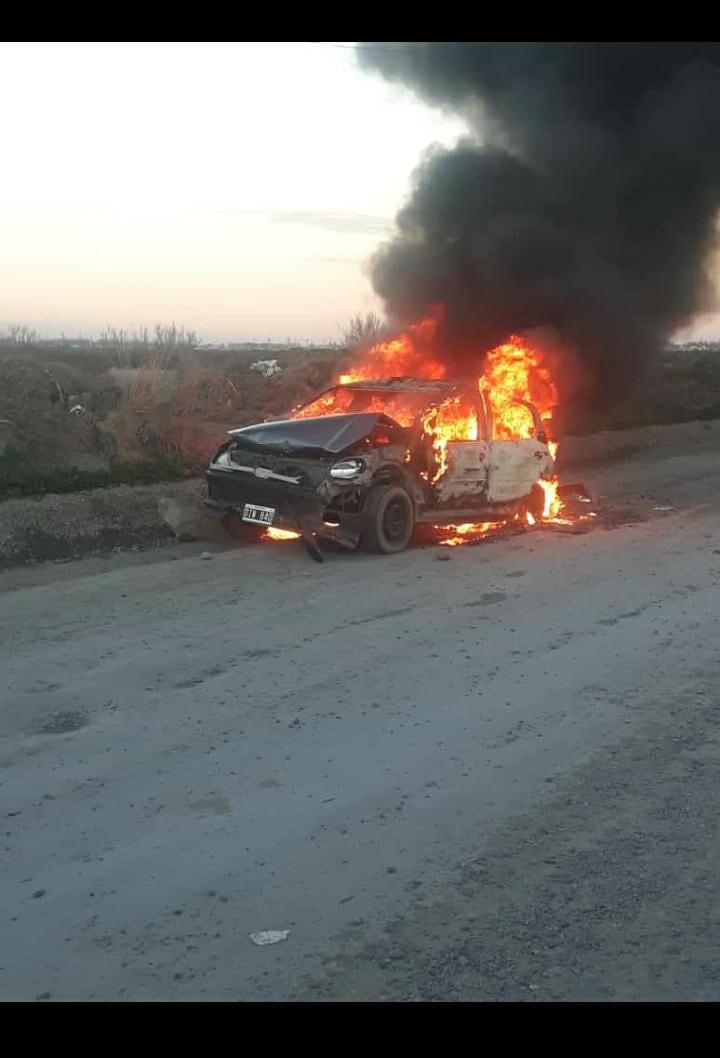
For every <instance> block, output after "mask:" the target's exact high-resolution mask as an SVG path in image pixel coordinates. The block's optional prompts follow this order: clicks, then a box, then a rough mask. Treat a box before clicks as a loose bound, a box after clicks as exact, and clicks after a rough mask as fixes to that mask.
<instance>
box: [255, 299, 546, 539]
mask: <svg viewBox="0 0 720 1058" xmlns="http://www.w3.org/2000/svg"><path fill="white" fill-rule="evenodd" d="M441 321H442V309H441V308H435V309H434V310H433V311H432V312H431V314H430V315H429V316H428V317H427V318H426V319H423V320H421V321H420V322H419V323H416V324H413V325H412V326H410V327H408V328H407V330H406V331H405V332H404V333H403V334H401V335H400V336H399V337H398V338H395V339H393V340H392V341H387V342H380V343H378V344H377V345H375V346H373V347H372V348H371V349H369V350H367V351H366V352H364V353H363V354H362V355H361V356H359V357H358V359H357V361H356V362H355V363H354V364H353V365H352V367H351V368H350V369H349V370H348V371H346V372H345V373H344V374H341V375H340V376H339V378H338V379H337V382H336V384H338V383H339V384H341V385H342V384H345V383H350V382H362V381H366V380H372V379H380V378H392V377H409V378H422V379H433V378H435V379H443V378H445V377H446V376H447V369H446V366H445V364H444V363H443V362H442V361H441V360H439V359H437V357H436V355H435V354H434V352H433V348H434V345H435V341H436V337H437V331H438V326H439V324H440V323H441ZM482 363H483V371H482V374H481V375H480V376H479V377H478V380H477V382H478V388H479V390H480V392H481V394H482V396H483V398H484V401H485V406H486V408H488V410H489V413H490V414H491V417H492V436H493V438H494V439H496V440H506V439H513V438H530V437H533V436H536V435H537V434H538V433H541V434H542V435H544V439H545V440H547V443H548V447H549V449H550V452H551V455H552V457H553V459H555V457H556V455H557V450H558V444H557V442H556V441H555V440H553V420H554V416H555V413H556V411H557V407H558V400H559V396H558V389H557V386H556V384H555V381H554V379H553V377H552V373H551V371H550V368H549V366H548V364H547V363H546V362H545V358H544V356H543V353H542V351H541V350H540V349H537V348H535V347H533V346H532V345H531V344H530V343H529V342H528V341H527V340H526V339H525V338H522V337H518V336H517V335H512V336H511V337H509V338H508V340H507V341H506V342H504V343H503V344H502V345H499V346H497V347H496V348H495V349H491V350H490V351H489V352H488V353H486V354H485V356H484V358H482ZM353 399H354V398H353V394H352V391H343V390H334V391H333V392H332V393H331V394H328V395H326V396H325V397H322V398H318V400H316V401H313V403H312V404H310V405H308V406H307V407H305V408H303V409H301V410H300V411H298V412H296V413H295V415H296V416H297V417H299V418H304V417H307V416H311V415H337V414H341V413H342V412H343V411H346V410H348V408H349V407H350V406H351V403H352V401H353ZM528 404H531V405H533V407H534V408H536V409H537V412H538V413H539V416H540V423H539V424H538V422H537V420H536V418H535V417H534V416H533V413H532V411H531V409H530V408H529V407H528V406H527V405H528ZM363 410H369V411H382V412H384V413H385V414H386V415H389V416H390V417H391V418H393V419H395V420H396V421H397V422H399V423H400V424H401V425H403V426H408V425H410V424H411V423H412V422H413V421H414V420H415V416H416V413H417V408H416V407H414V406H411V398H410V397H409V396H408V395H407V394H402V393H388V394H387V396H386V395H383V396H382V397H378V398H377V407H375V405H374V404H373V405H372V406H371V407H363ZM422 424H423V427H424V431H425V434H426V435H427V437H428V438H430V440H431V442H432V447H433V451H434V454H435V464H436V465H435V469H434V471H433V472H432V477H431V481H432V483H435V482H437V481H439V480H440V478H441V477H442V476H443V475H444V474H445V472H446V470H447V444H448V441H460V440H462V441H473V440H477V439H478V437H479V435H480V429H479V423H478V417H477V410H476V408H475V407H474V405H473V403H472V402H470V401H467V400H465V399H463V398H461V397H450V398H448V399H447V400H446V401H444V402H443V403H441V404H439V405H437V406H436V407H434V408H432V409H431V410H430V411H429V412H428V413H426V414H425V416H424V418H423V420H422ZM429 476H430V475H428V477H429ZM538 484H539V485H540V487H541V488H542V489H543V492H544V494H545V503H544V508H543V512H542V516H541V518H542V520H543V521H556V522H562V521H563V519H561V518H560V517H559V515H560V512H561V510H562V508H563V503H562V501H561V500H560V499H559V497H558V495H557V491H558V484H559V483H558V479H557V477H553V478H551V479H550V480H541V481H539V482H538ZM525 521H526V523H527V525H529V526H533V525H535V524H536V522H537V518H536V517H534V516H533V515H532V514H530V513H529V512H528V513H527V514H526V515H525ZM503 524H504V523H496V522H479V523H466V524H463V525H460V526H451V527H445V529H446V530H447V529H448V528H449V529H450V531H452V533H453V534H454V535H453V536H451V537H449V538H448V539H446V540H443V541H441V542H442V543H443V544H444V545H445V546H448V547H456V546H458V545H459V544H462V543H466V542H468V541H469V540H470V539H471V538H477V537H478V536H483V535H486V534H492V533H493V532H495V531H497V530H498V529H499V528H501V527H502V525H503ZM281 532H282V530H268V534H267V535H268V536H272V537H273V538H274V539H287V538H288V536H292V535H297V534H286V535H285V536H283V537H280V536H279V535H276V534H279V533H281Z"/></svg>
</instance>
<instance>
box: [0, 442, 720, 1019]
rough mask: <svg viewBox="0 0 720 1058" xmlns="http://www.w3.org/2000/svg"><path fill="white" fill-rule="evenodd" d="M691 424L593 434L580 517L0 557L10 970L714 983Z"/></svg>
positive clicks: (713, 746) (182, 994) (197, 980)
mask: <svg viewBox="0 0 720 1058" xmlns="http://www.w3.org/2000/svg"><path fill="white" fill-rule="evenodd" d="M684 429H685V430H687V431H688V433H687V434H683V433H682V431H680V430H678V429H677V428H670V430H671V433H667V432H665V431H660V432H659V433H658V432H656V433H655V434H654V435H653V436H654V440H653V441H652V443H648V444H644V445H641V446H640V447H639V448H638V447H634V448H633V451H632V452H630V451H627V450H626V451H625V453H624V457H623V458H622V459H621V458H620V457H619V456H618V458H617V459H616V460H615V461H611V462H607V461H605V462H604V463H603V462H602V461H601V460H600V459H599V458H597V459H596V460H595V461H594V462H590V463H586V464H585V467H586V469H585V471H584V472H583V474H582V477H583V478H584V480H585V482H586V484H587V485H588V486H589V487H590V489H591V490H592V491H593V492H594V493H595V494H596V495H598V496H599V497H600V499H601V509H600V513H601V517H600V518H598V519H596V522H595V523H594V524H593V526H592V528H591V529H590V531H588V532H585V533H582V534H579V535H574V534H568V533H562V532H553V531H547V530H546V531H538V532H532V533H530V532H528V533H525V534H523V535H522V536H515V537H510V538H506V539H498V540H495V541H491V542H488V543H487V544H482V545H480V546H477V547H467V548H459V549H456V550H454V551H452V552H451V553H448V552H447V551H446V550H445V549H438V548H434V547H426V548H416V549H413V550H410V551H408V552H406V553H404V554H402V555H399V556H395V557H392V558H387V559H386V558H382V557H373V556H363V555H346V554H331V555H328V556H327V557H328V560H327V562H326V563H325V565H323V566H317V565H315V564H314V563H312V562H311V561H310V560H309V558H308V557H307V555H305V553H304V552H303V550H302V549H301V548H300V547H299V545H297V544H296V543H289V544H275V545H273V544H265V543H263V544H260V545H257V546H251V547H242V548H236V549H235V550H232V549H230V548H225V547H222V546H220V545H217V544H215V545H212V546H211V547H210V548H209V549H208V548H207V545H203V544H202V543H199V544H187V545H178V546H176V547H173V548H168V549H163V550H161V551H156V552H151V551H148V552H144V553H137V554H120V555H111V556H109V557H105V558H100V557H95V558H87V559H83V560H81V561H78V562H73V563H66V564H54V563H49V564H46V565H43V566H35V567H31V568H19V569H12V570H7V571H5V572H4V573H2V574H0V665H2V671H3V676H4V683H5V687H6V689H5V691H4V693H3V701H2V710H1V712H0V738H1V740H2V743H1V746H0V782H1V783H2V812H3V817H4V818H3V823H4V826H3V829H2V839H1V841H0V846H1V851H2V856H3V863H4V869H3V871H2V873H1V874H0V908H1V909H2V911H1V914H2V919H0V996H2V997H3V998H5V999H21V1000H33V999H37V1000H41V1001H43V1000H50V1001H56V1000H127V999H138V1000H143V999H144V1000H151V999H168V1000H174V1001H180V1000H190V999H214V1000H251V999H259V1000H284V999H293V1000H308V999H324V1000H329V1001H333V1000H335V1001H337V1000H347V999H351V1000H356V1001H365V1000H374V999H384V1000H388V1001H390V1000H411V1001H412V1000H414V1001H418V1000H433V1001H448V1000H475V999H481V1000H523V1001H529V1002H532V1001H542V1000H595V1001H602V1000H608V999H616V1000H633V1001H637V1000H654V1001H660V1000H691V1001H702V1000H720V979H719V974H720V955H719V954H718V953H719V952H720V922H719V921H718V910H717V898H716V897H717V891H718V883H719V882H720V849H719V848H718V819H719V818H720V814H719V813H718V808H719V807H720V804H719V802H720V787H719V784H718V755H719V754H720V747H719V743H718V726H719V724H720V719H719V718H720V713H719V712H718V699H719V697H720V694H719V692H720V655H719V653H718V648H717V643H718V641H720V603H719V602H718V599H719V598H720V596H719V594H718V585H719V584H720V518H719V517H718V516H719V514H720V475H719V474H718V469H717V468H718V455H719V454H720V444H719V443H718V441H719V440H720V432H719V431H718V424H710V425H709V426H708V428H707V429H705V428H703V427H697V428H695V427H694V426H693V427H692V429H690V428H684ZM616 441H617V443H618V444H621V443H622V442H621V439H619V438H616ZM625 443H626V444H628V445H630V444H632V445H635V446H636V445H637V440H636V439H626V440H625ZM615 455H618V453H617V451H616V452H615ZM658 508H671V509H669V510H668V509H658ZM206 550H207V551H209V553H210V554H211V555H212V557H211V558H210V559H209V560H205V561H203V560H202V559H201V554H202V553H203V552H204V551H206ZM440 556H442V557H443V559H444V561H442V562H440V561H438V558H439V557H440ZM266 930H277V931H285V930H289V931H290V932H289V935H288V937H287V939H286V940H283V941H281V942H280V943H277V944H274V945H269V946H266V947H258V946H257V945H256V944H255V943H253V941H252V940H251V939H250V934H252V933H257V932H260V931H266Z"/></svg>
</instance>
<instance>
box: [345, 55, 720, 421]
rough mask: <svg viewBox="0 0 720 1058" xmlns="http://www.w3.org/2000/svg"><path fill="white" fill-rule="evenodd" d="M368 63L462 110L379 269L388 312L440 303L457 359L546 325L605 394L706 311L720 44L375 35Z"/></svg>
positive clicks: (718, 164) (598, 397)
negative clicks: (460, 131)
mask: <svg viewBox="0 0 720 1058" xmlns="http://www.w3.org/2000/svg"><path fill="white" fill-rule="evenodd" d="M358 51H359V57H360V63H361V65H362V66H363V67H365V68H366V69H371V70H374V71H378V72H380V73H381V74H383V75H384V76H385V77H386V78H388V79H389V80H391V81H396V82H399V83H401V84H403V85H406V86H409V87H411V88H412V89H414V90H415V91H416V92H417V93H418V94H419V95H420V96H421V97H422V98H423V99H425V100H427V101H429V102H431V103H435V104H438V105H439V106H441V107H443V108H445V109H446V110H448V111H450V112H452V113H455V114H461V115H463V116H464V117H465V118H466V119H467V120H468V122H469V125H470V129H471V133H472V134H471V136H469V137H468V139H467V140H466V141H465V142H462V143H460V144H459V145H458V146H457V147H456V148H455V149H451V150H446V149H434V150H432V151H431V152H430V153H429V154H428V155H427V157H426V158H425V159H424V161H423V162H422V163H421V165H420V166H419V168H418V170H417V172H416V173H415V175H414V180H413V186H412V190H411V194H410V197H409V200H408V202H407V204H406V205H405V207H404V208H403V209H402V210H401V212H400V213H399V215H398V217H397V232H396V235H395V237H394V239H393V241H391V242H390V243H389V244H388V245H386V246H384V247H382V248H381V250H380V251H379V252H378V254H377V255H376V258H375V259H374V261H373V266H372V278H373V284H374V286H375V289H376V291H377V293H378V294H379V295H380V296H381V297H382V298H383V300H384V302H385V305H386V309H387V312H388V315H389V318H390V320H391V321H392V322H393V323H395V324H397V325H403V324H407V323H409V322H412V321H414V320H417V319H418V318H419V317H421V316H423V315H424V314H425V313H426V312H427V310H428V308H429V307H430V306H432V305H434V304H438V303H440V304H442V305H443V306H444V309H445V320H444V324H443V328H442V333H441V343H442V345H443V348H444V349H445V350H446V351H447V355H448V356H449V358H450V359H451V361H453V362H454V365H455V366H458V367H463V366H465V367H467V366H469V364H470V362H471V361H472V360H477V357H478V352H479V351H480V350H486V349H488V348H491V347H492V346H494V345H496V344H497V343H498V342H500V341H502V340H503V339H504V338H505V337H506V336H507V335H508V334H510V333H513V332H515V333H518V332H526V331H528V330H529V329H532V328H536V327H541V328H551V329H552V330H553V332H554V333H556V334H557V335H559V337H560V340H561V343H562V345H563V346H564V347H565V348H567V349H571V350H573V351H574V354H575V356H576V357H577V358H578V359H579V361H580V362H581V364H582V365H583V368H584V373H585V375H586V377H587V378H589V379H590V380H591V381H592V388H593V393H594V399H595V401H597V403H598V404H601V403H606V402H609V401H612V400H613V399H614V398H616V397H617V396H618V395H619V394H620V393H621V392H624V391H625V390H626V389H627V388H628V387H629V385H631V384H632V382H633V381H634V380H635V379H636V378H637V376H638V374H639V372H640V370H641V369H642V367H643V366H644V365H645V364H646V363H647V361H648V358H649V357H651V356H652V354H653V352H654V351H655V350H656V349H657V348H658V346H659V345H660V344H662V343H663V342H664V341H665V340H666V339H667V338H668V337H669V336H671V335H672V333H673V332H674V331H675V330H676V329H677V328H679V327H680V326H681V325H683V324H685V323H687V322H688V321H690V320H691V318H692V317H693V315H694V314H696V313H697V312H698V311H700V310H702V309H706V308H708V307H709V306H710V301H711V298H712V293H713V284H712V282H711V272H710V266H711V263H712V257H713V251H714V250H715V248H716V242H717V224H716V222H717V215H718V209H719V207H720V44H718V43H703V42H699V43H693V42H679V43H662V42H661V43H657V42H634V43H633V42H609V43H583V42H577V43H569V42H559V43H556V42H540V43H537V42H535V43H532V42H530V43H526V42H524V43H518V42H509V43H503V42H483V41H479V42H478V41H476V42H469V43H468V42H460V43H452V42H402V41H400V42H365V43H362V44H360V46H359V49H358Z"/></svg>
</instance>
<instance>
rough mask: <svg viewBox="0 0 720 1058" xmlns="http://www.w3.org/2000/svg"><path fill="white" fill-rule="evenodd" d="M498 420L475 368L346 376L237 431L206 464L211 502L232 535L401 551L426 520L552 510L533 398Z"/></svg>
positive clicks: (550, 469)
mask: <svg viewBox="0 0 720 1058" xmlns="http://www.w3.org/2000/svg"><path fill="white" fill-rule="evenodd" d="M508 415H510V416H511V418H512V420H513V424H514V425H513V430H512V434H513V435H512V436H511V435H510V432H509V431H508V430H507V428H505V427H503V424H502V423H500V422H499V421H498V416H497V408H496V407H494V406H493V401H492V399H491V395H490V394H489V393H488V391H487V390H486V389H483V387H482V386H479V385H478V380H477V379H468V380H463V379H456V380H452V379H445V378H406V377H393V378H385V379H361V380H359V381H351V382H342V381H341V382H340V383H338V384H336V385H334V386H332V387H331V388H330V389H328V390H327V391H325V392H324V393H321V394H320V395H319V396H318V397H316V398H315V399H314V400H312V401H310V402H309V403H307V404H305V405H303V406H301V407H299V408H296V409H295V410H294V411H293V412H292V413H291V415H290V416H289V417H288V418H286V419H282V420H279V421H271V422H264V423H259V424H257V425H253V426H246V427H244V428H242V429H237V430H231V431H229V435H230V440H228V441H227V442H225V443H224V444H223V445H222V446H221V447H220V448H219V449H218V451H217V452H216V453H215V455H214V456H213V458H212V461H211V463H210V466H209V468H208V470H207V475H206V476H207V483H208V497H207V501H206V502H207V504H208V506H210V507H212V508H214V509H216V510H218V511H220V512H222V514H223V519H224V523H225V525H226V527H227V528H228V529H229V531H231V532H233V533H234V534H242V533H247V532H250V533H253V532H254V533H257V534H262V533H263V532H265V531H266V530H268V528H269V527H271V528H272V530H273V531H276V530H285V531H290V532H294V533H297V534H299V535H300V536H301V537H302V540H303V542H304V543H305V545H306V547H307V548H308V550H310V552H311V554H313V555H314V557H315V558H317V559H319V560H321V556H320V553H319V550H318V544H317V542H318V539H332V540H334V541H335V542H336V543H339V544H341V545H343V546H345V547H347V548H352V549H354V548H356V547H360V548H362V549H364V550H368V551H374V552H381V553H384V554H392V553H395V552H399V551H402V550H403V549H404V548H405V547H407V545H408V544H409V542H410V540H411V538H412V536H413V532H414V530H415V528H416V527H417V526H420V525H423V524H426V525H435V526H447V525H454V524H457V523H481V522H498V521H507V520H509V519H511V518H514V517H516V516H518V515H520V516H524V517H526V518H527V519H528V520H529V521H532V520H535V519H539V518H541V517H543V515H544V514H547V512H548V507H549V504H550V502H551V500H550V499H549V497H550V495H551V493H552V491H553V486H552V482H553V480H554V477H553V475H554V459H553V452H552V446H551V442H550V441H549V438H548V436H547V432H546V423H545V421H544V420H543V418H542V417H541V414H540V412H539V411H538V409H537V407H536V406H535V404H533V403H532V402H531V401H529V400H524V399H520V398H516V397H512V398H510V399H509V400H507V401H506V406H505V408H504V412H503V417H504V422H505V425H506V423H507V419H508Z"/></svg>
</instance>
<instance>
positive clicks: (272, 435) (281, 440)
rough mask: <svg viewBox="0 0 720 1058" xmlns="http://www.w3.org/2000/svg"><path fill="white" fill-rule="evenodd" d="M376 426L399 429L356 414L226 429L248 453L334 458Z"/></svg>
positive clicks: (384, 418) (378, 417) (374, 415)
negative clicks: (266, 452)
mask: <svg viewBox="0 0 720 1058" xmlns="http://www.w3.org/2000/svg"><path fill="white" fill-rule="evenodd" d="M376 426H388V427H391V428H394V429H395V430H403V427H401V426H399V425H398V424H397V423H396V422H395V420H394V419H391V418H390V417H389V416H388V415H384V414H382V413H378V412H358V413H355V414H353V415H323V416H321V417H318V418H316V419H283V420H282V421H280V422H264V423H258V424H257V425H256V426H245V427H243V428H242V429H241V430H230V431H229V433H230V435H231V436H232V437H233V438H234V439H235V443H236V445H238V446H239V447H241V448H247V449H249V450H254V451H268V452H277V453H282V454H284V455H289V454H290V453H292V454H293V455H298V456H299V455H301V454H302V455H305V456H322V455H329V456H337V455H341V454H342V453H343V452H345V451H347V449H348V448H351V447H352V446H353V445H356V444H357V443H358V442H359V441H362V440H363V439H364V438H365V437H368V436H369V435H370V434H371V433H372V432H373V430H374V429H375V427H376Z"/></svg>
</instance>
